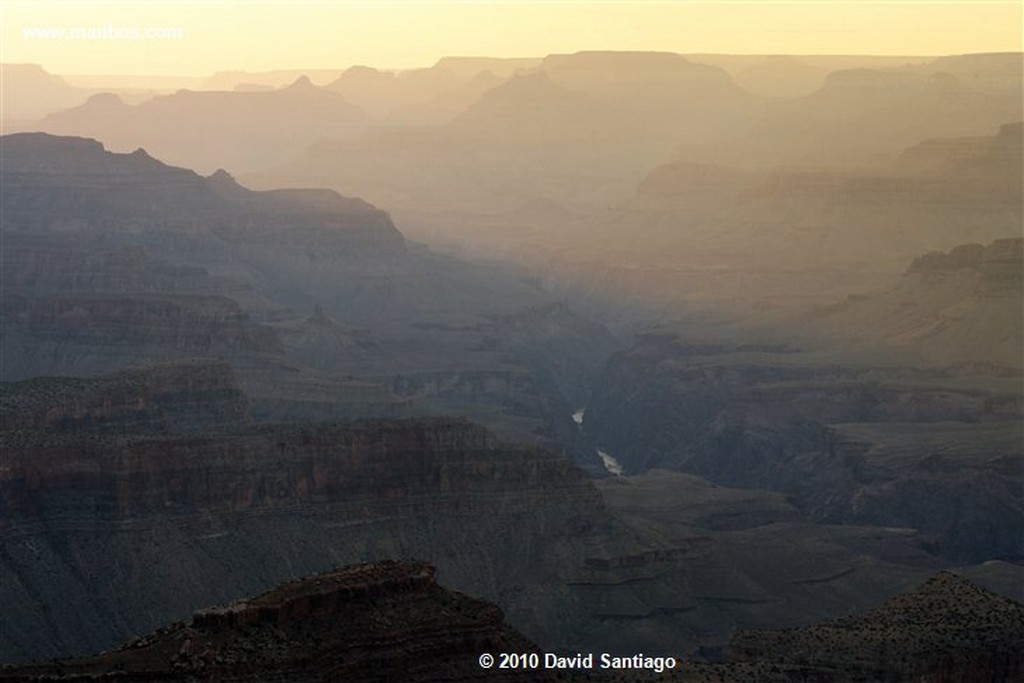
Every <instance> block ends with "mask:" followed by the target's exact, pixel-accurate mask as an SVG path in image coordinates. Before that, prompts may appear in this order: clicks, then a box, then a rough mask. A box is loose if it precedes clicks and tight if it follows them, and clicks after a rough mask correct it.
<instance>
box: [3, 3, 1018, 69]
mask: <svg viewBox="0 0 1024 683" xmlns="http://www.w3.org/2000/svg"><path fill="white" fill-rule="evenodd" d="M0 18H2V24H3V48H2V50H3V53H2V61H4V62H8V63H10V62H15V63H17V62H29V63H36V64H42V65H44V66H46V67H47V68H49V69H50V70H51V71H55V72H58V73H65V74H71V73H79V74H82V73H87V74H89V73H91V74H124V73H134V74H150V75H158V74H163V75H177V76H185V75H192V76H198V75H205V74H209V73H210V72H213V71H221V70H228V69H247V70H264V69H283V68H303V69H313V68H340V67H345V66H351V65H356V64H370V65H373V66H376V67H378V68H410V67H414V66H421V65H424V64H430V63H433V62H435V61H436V60H437V59H438V58H440V57H442V56H446V55H484V56H500V57H532V56H536V55H543V54H550V53H559V52H577V51H580V50H645V51H650V50H658V51H668V52H682V53H704V52H717V53H729V54H859V55H867V54H873V55H942V54H958V53H966V52H1005V51H1017V50H1020V46H1021V4H1020V3H1019V2H1012V1H1009V2H773V1H765V2H714V3H691V2H580V1H566V2H558V1H557V0H556V1H554V2H433V1H429V0H427V1H423V2H416V1H415V0H411V1H397V2H396V1H392V2H387V1H385V2H316V3H310V2H305V3H303V2H299V3H289V4H287V5H282V4H278V3H241V2H185V3H167V2H144V3H127V2H115V3H103V2H87V3H84V2H27V1H22V0H15V1H13V2H6V3H4V4H3V7H2V8H0ZM103 26H114V27H125V26H135V27H173V28H180V29H182V30H183V38H181V39H180V40H150V41H124V40H114V41H110V40H107V41H102V40H101V41H67V40H43V39H38V38H36V39H28V38H26V36H25V34H24V33H23V29H25V28H30V27H103Z"/></svg>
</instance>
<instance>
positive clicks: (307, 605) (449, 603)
mask: <svg viewBox="0 0 1024 683" xmlns="http://www.w3.org/2000/svg"><path fill="white" fill-rule="evenodd" d="M434 576H435V570H434V568H433V567H432V566H431V565H429V564H426V563H423V562H415V561H404V562H398V561H384V562H378V563H374V564H360V565H350V566H346V567H342V568H340V569H335V570H333V571H330V572H325V573H322V574H313V575H310V576H306V577H303V578H301V579H297V580H293V581H290V582H288V583H284V584H281V585H279V586H277V587H276V588H274V589H272V590H270V591H268V592H266V593H263V594H260V595H258V596H255V597H252V598H247V599H244V600H240V601H237V602H234V603H231V604H228V605H224V606H221V607H212V608H206V609H202V610H199V611H197V612H195V613H194V614H193V615H192V617H191V619H188V620H187V621H184V622H178V623H175V624H173V625H171V626H168V627H165V628H161V629H160V630H158V631H155V632H153V633H150V634H147V635H144V636H139V637H136V638H134V639H132V640H131V641H130V642H128V643H126V644H125V645H124V646H122V647H121V648H120V649H117V650H114V651H111V652H104V653H103V654H100V655H97V656H94V657H90V658H83V659H76V660H61V661H58V662H51V663H43V664H30V665H23V666H20V667H14V666H4V667H0V680H3V681H9V682H10V683H14V682H16V681H17V682H24V683H27V682H28V681H43V680H46V681H85V680H106V678H107V677H111V678H115V679H116V680H121V681H140V682H141V681H152V680H162V681H193V680H196V679H200V678H201V679H210V680H218V681H254V680H260V681H293V682H300V681H330V680H341V679H344V680H350V681H357V680H358V681H393V680H399V679H400V680H403V681H439V680H444V681H477V680H488V681H490V680H519V679H520V678H521V672H516V671H512V672H509V671H501V670H494V671H489V670H487V669H483V668H481V667H480V665H479V664H478V663H477V662H478V657H479V656H480V654H481V653H484V652H516V653H530V652H538V649H537V646H536V645H534V644H533V643H531V642H530V641H528V640H527V639H526V638H524V637H523V636H522V635H520V634H519V633H517V632H516V631H514V630H512V629H511V628H510V627H509V626H507V625H506V624H505V622H504V620H503V617H502V613H501V610H499V609H498V608H497V607H496V606H494V605H493V604H491V603H488V602H485V601H483V600H479V599H475V598H471V597H469V596H467V595H463V594H461V593H456V592H453V591H450V590H447V589H445V588H442V587H441V586H439V585H438V584H437V583H436V582H435V579H434ZM535 673H536V674H537V675H536V676H534V680H549V679H550V680H553V678H552V677H550V676H546V675H544V673H545V672H535Z"/></svg>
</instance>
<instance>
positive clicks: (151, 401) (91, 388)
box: [0, 360, 251, 433]
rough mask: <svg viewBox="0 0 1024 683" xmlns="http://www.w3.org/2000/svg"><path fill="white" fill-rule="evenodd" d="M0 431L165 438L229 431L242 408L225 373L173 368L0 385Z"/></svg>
mask: <svg viewBox="0 0 1024 683" xmlns="http://www.w3.org/2000/svg"><path fill="white" fill-rule="evenodd" d="M0 405H2V411H3V420H2V429H3V430H4V431H7V430H16V429H17V430H24V429H47V428H53V429H60V430H62V431H72V432H79V433H84V432H89V431H98V432H112V431H122V432H139V431H141V432H164V431H177V432H181V431H199V430H209V429H236V428H238V427H242V426H245V425H247V424H250V423H251V417H250V416H249V401H248V399H247V398H246V396H245V394H243V393H242V391H241V390H240V389H239V387H238V382H237V380H236V379H235V375H234V372H232V370H231V368H230V366H228V365H226V364H224V363H218V362H216V361H204V360H193V361H177V362H171V363H166V364H163V365H156V366H151V367H148V368H146V369H144V370H126V371H123V372H120V373H118V374H116V375H112V376H107V377H101V378H94V379H79V378H69V377H37V378H34V379H30V380H23V381H21V382H6V383H3V384H0Z"/></svg>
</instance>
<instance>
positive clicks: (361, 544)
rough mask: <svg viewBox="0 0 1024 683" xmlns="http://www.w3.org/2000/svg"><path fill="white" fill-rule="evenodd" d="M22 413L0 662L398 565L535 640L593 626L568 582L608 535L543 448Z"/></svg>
mask: <svg viewBox="0 0 1024 683" xmlns="http://www.w3.org/2000/svg"><path fill="white" fill-rule="evenodd" d="M158 374H159V373H158ZM117 381H121V380H107V383H108V384H110V386H116V382H117ZM106 391H107V387H106V385H104V384H103V382H102V381H101V382H99V388H97V389H95V392H96V393H97V394H98V395H100V396H103V395H104V394H105V393H106ZM47 402H48V401H47ZM97 402H98V403H100V404H102V403H103V401H102V400H100V401H93V402H91V403H97ZM27 403H31V402H27ZM84 404H90V401H84ZM129 409H131V407H129ZM114 410H115V407H114V406H113V405H111V406H110V407H109V411H114ZM23 413H24V415H25V417H24V418H22V419H21V421H20V423H19V425H18V426H19V427H20V428H15V429H9V430H7V431H5V432H3V436H2V437H0V438H2V446H0V451H2V453H3V456H2V457H3V461H2V465H3V467H2V472H3V474H2V481H0V494H2V495H0V500H2V501H3V508H2V512H0V519H2V522H0V535H2V536H3V538H4V554H3V558H2V560H0V577H2V580H0V591H2V593H0V604H3V606H4V612H5V615H6V616H5V628H4V629H3V634H2V636H3V638H2V645H0V658H2V659H5V660H8V661H10V660H17V659H22V658H26V657H38V656H56V655H67V654H68V653H83V652H88V651H91V650H98V649H101V648H107V647H109V646H110V644H111V643H112V642H115V641H117V640H121V639H124V638H126V637H127V636H128V635H129V634H131V633H138V632H140V631H145V630H147V629H150V628H154V627H156V626H157V625H159V623H161V622H163V621H167V620H171V619H176V618H177V619H180V618H183V617H184V616H185V613H184V612H183V610H189V609H193V608H196V607H198V606H200V605H203V604H209V603H214V602H220V601H224V600H227V599H232V598H235V597H237V596H239V595H243V594H246V593H253V592H256V591H258V590H261V589H264V588H266V587H267V586H268V585H270V584H273V583H275V582H277V581H281V580H283V579H286V578H289V577H292V576H295V575H296V574H301V573H305V572H309V571H321V570H324V569H326V568H329V567H331V566H334V565H336V564H337V563H339V562H349V561H352V562H355V561H363V560H367V559H378V558H379V559H385V558H393V557H408V556H421V557H428V558H431V559H432V560H433V561H435V562H436V563H437V564H438V566H439V568H440V571H441V573H442V576H444V577H445V580H446V581H448V582H450V583H451V584H452V585H455V586H458V587H459V588H461V589H465V590H468V591H472V592H474V593H476V594H479V595H488V596H492V597H493V598H495V599H497V600H498V601H499V602H500V603H501V604H502V605H503V607H504V608H505V609H506V610H508V612H509V614H510V615H511V616H512V619H513V621H514V622H515V623H517V624H519V625H520V627H523V628H525V629H526V630H527V631H530V632H532V633H533V634H534V636H535V637H544V638H545V639H547V640H548V641H549V642H554V643H563V642H567V643H573V642H577V641H578V639H579V638H581V637H582V634H583V633H585V632H586V630H587V629H588V628H590V627H587V626H585V624H586V623H587V620H586V618H584V617H581V615H580V614H579V606H578V605H576V604H574V601H573V598H572V595H573V589H572V588H571V586H570V585H569V584H570V583H571V582H570V577H571V576H572V575H573V574H574V572H576V571H577V570H578V568H579V567H582V566H584V565H585V564H586V561H585V558H586V557H588V556H590V555H592V554H593V553H594V552H597V550H596V549H598V548H601V547H604V546H606V545H607V544H608V543H609V540H608V539H609V538H610V537H611V536H613V535H614V534H613V531H614V524H613V521H612V519H611V518H610V517H609V515H608V514H607V513H606V512H605V511H604V509H603V506H602V505H601V502H600V496H599V494H598V493H597V491H595V490H594V488H593V487H592V486H591V485H590V483H589V481H588V480H587V478H586V476H585V475H584V474H583V473H582V472H581V471H579V470H577V469H575V468H573V467H572V466H571V465H570V464H569V463H568V461H566V460H564V459H562V458H560V457H558V456H556V455H554V454H551V453H547V452H544V451H539V450H536V449H530V448H515V447H508V446H502V445H500V444H498V443H496V442H495V441H494V438H493V437H492V436H490V435H489V434H488V433H487V432H486V431H485V430H483V429H481V428H479V427H474V426H472V425H469V424H468V423H464V422H458V421H451V420H432V421H431V420H426V421H424V420H418V421H416V420H414V421H403V422H395V423H383V422H381V423H361V424H354V425H348V426H345V425H319V426H313V425H311V426H295V427H290V426H281V427H264V428H259V429H255V430H253V429H251V428H249V429H247V430H246V431H245V433H238V432H234V433H232V432H224V433H221V434H219V435H218V434H214V433H211V432H206V433H204V434H201V435H190V436H182V435H174V434H171V433H166V432H163V433H161V432H156V433H154V432H153V430H150V431H148V432H147V431H146V429H140V428H137V427H138V423H136V424H135V425H133V428H132V429H131V430H129V431H127V432H126V431H125V430H123V429H122V430H113V431H110V430H108V431H107V433H103V431H102V430H96V431H93V432H83V431H82V429H79V428H76V425H75V424H74V423H72V424H67V421H58V422H60V423H61V424H63V425H64V427H65V428H63V429H55V428H43V429H40V428H37V425H39V424H40V421H41V423H42V424H44V425H45V424H49V423H48V422H47V418H45V416H44V418H39V419H37V418H35V417H33V416H34V415H35V414H36V412H35V411H34V410H33V409H32V406H31V405H28V406H26V408H25V410H24V411H23ZM83 419H84V417H83ZM97 420H99V416H97ZM28 426H31V427H32V428H27V427H28ZM143 426H144V427H146V428H147V429H148V428H149V427H150V426H151V425H143ZM619 538H620V542H622V543H625V545H626V546H630V545H635V544H636V542H635V541H633V540H630V539H628V538H624V537H621V536H620V537H619ZM98 577H116V579H115V580H113V581H110V580H107V579H101V578H98ZM540 596H544V598H543V599H541V597H540Z"/></svg>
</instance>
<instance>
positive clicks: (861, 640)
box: [732, 572, 1024, 682]
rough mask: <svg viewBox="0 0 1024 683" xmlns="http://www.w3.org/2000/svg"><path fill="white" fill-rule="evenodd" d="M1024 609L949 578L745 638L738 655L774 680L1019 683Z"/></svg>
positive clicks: (736, 646) (1023, 670)
mask: <svg viewBox="0 0 1024 683" xmlns="http://www.w3.org/2000/svg"><path fill="white" fill-rule="evenodd" d="M1022 648H1024V607H1022V606H1021V605H1020V603H1017V602H1014V601H1012V600H1007V599H1006V598H1001V597H999V596H997V595H995V594H993V593H990V592H988V591H986V590H984V589H982V588H979V587H978V586H976V585H974V584H972V583H971V582H969V581H967V580H965V579H963V578H961V577H959V576H957V575H955V574H951V573H949V572H941V573H939V574H937V575H935V576H934V577H932V578H931V579H929V580H928V581H926V582H925V583H924V584H922V585H921V586H920V587H918V588H917V589H916V590H914V591H912V592H909V593H907V594H904V595H900V596H897V597H895V598H893V599H892V600H889V601H888V602H886V603H885V604H883V605H882V606H880V607H878V608H876V609H873V610H870V611H868V612H866V613H864V614H858V615H855V616H851V617H846V618H843V619H839V620H836V621H833V622H829V623H825V624H819V625H816V626H813V627H808V628H800V629H792V630H788V631H760V632H745V633H740V634H737V635H736V636H735V637H734V638H733V640H732V650H733V656H734V657H735V658H736V659H738V660H746V661H748V662H757V663H758V666H759V667H761V668H762V670H764V669H769V668H771V669H774V671H775V674H776V675H775V677H774V678H770V677H769V678H768V680H775V679H780V680H794V679H799V678H802V677H806V676H813V677H814V680H820V681H879V680H941V681H979V682H980V681H1012V680H1018V679H1019V678H1020V677H1021V676H1022V675H1024V657H1022V655H1021V652H1022Z"/></svg>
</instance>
